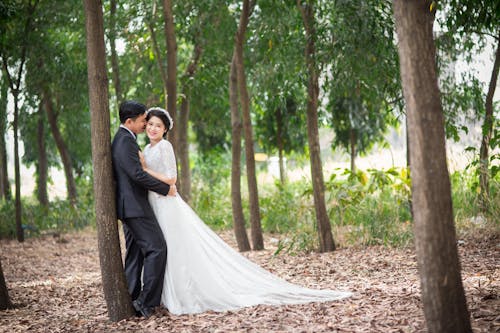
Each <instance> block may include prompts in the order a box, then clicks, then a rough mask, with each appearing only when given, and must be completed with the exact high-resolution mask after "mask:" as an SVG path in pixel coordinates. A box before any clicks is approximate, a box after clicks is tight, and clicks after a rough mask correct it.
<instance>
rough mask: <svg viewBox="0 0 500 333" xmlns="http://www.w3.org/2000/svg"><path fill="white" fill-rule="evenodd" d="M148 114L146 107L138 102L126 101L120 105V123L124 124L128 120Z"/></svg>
mask: <svg viewBox="0 0 500 333" xmlns="http://www.w3.org/2000/svg"><path fill="white" fill-rule="evenodd" d="M144 112H146V105H144V104H142V103H139V102H136V101H124V102H122V103H121V104H120V110H119V114H120V123H122V124H124V123H125V121H126V120H127V119H128V118H132V119H135V118H137V117H138V116H140V115H141V114H144Z"/></svg>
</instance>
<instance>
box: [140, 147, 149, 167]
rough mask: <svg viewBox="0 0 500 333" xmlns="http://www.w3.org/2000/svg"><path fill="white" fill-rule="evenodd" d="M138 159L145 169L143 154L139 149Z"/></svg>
mask: <svg viewBox="0 0 500 333" xmlns="http://www.w3.org/2000/svg"><path fill="white" fill-rule="evenodd" d="M139 160H140V161H141V166H142V168H143V169H147V166H146V160H145V159H144V154H143V153H142V151H140V150H139Z"/></svg>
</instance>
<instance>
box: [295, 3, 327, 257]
mask: <svg viewBox="0 0 500 333" xmlns="http://www.w3.org/2000/svg"><path fill="white" fill-rule="evenodd" d="M297 7H298V8H299V11H300V13H301V14H302V20H303V22H304V28H305V31H306V48H305V58H306V65H307V70H308V72H309V82H308V87H307V91H308V100H307V139H308V142H309V151H310V152H309V154H310V160H311V178H312V185H313V193H314V207H315V209H316V222H317V227H318V233H319V244H320V249H319V250H320V251H321V252H329V251H334V250H335V242H334V240H333V235H332V229H331V226H330V219H329V218H328V213H327V211H326V203H325V184H324V179H323V167H322V164H321V155H320V146H319V130H318V95H319V83H318V69H317V68H316V59H315V52H316V50H315V36H316V31H315V27H314V9H313V5H312V2H310V3H307V4H304V5H303V4H302V3H301V1H300V0H297Z"/></svg>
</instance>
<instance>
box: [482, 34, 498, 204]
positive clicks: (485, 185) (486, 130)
mask: <svg viewBox="0 0 500 333" xmlns="http://www.w3.org/2000/svg"><path fill="white" fill-rule="evenodd" d="M499 67H500V31H499V35H498V42H497V51H496V53H495V62H494V63H493V70H492V71H491V79H490V84H489V86H488V93H487V95H486V103H485V111H486V112H485V115H484V123H483V138H482V140H481V148H480V150H479V184H480V189H481V192H480V194H479V204H480V207H481V210H482V211H483V212H486V211H487V210H488V208H489V194H490V191H489V188H490V185H489V183H490V181H489V180H490V176H489V170H488V166H489V158H490V156H489V146H490V140H491V135H492V132H493V123H494V121H495V119H494V118H493V96H494V95H495V90H496V87H497V81H498V69H499Z"/></svg>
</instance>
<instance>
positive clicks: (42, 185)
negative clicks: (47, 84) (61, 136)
mask: <svg viewBox="0 0 500 333" xmlns="http://www.w3.org/2000/svg"><path fill="white" fill-rule="evenodd" d="M43 115H44V113H43V105H42V103H40V106H39V109H38V129H37V145H38V164H37V186H36V190H37V191H36V193H37V198H38V202H39V203H40V205H42V206H44V207H46V208H47V207H48V206H49V195H48V193H47V183H48V173H49V172H48V171H49V166H48V161H47V151H46V148H45V119H44V118H45V117H44V116H43Z"/></svg>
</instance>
